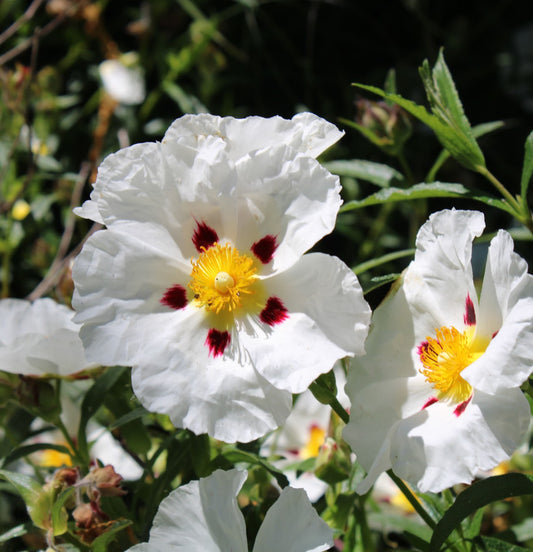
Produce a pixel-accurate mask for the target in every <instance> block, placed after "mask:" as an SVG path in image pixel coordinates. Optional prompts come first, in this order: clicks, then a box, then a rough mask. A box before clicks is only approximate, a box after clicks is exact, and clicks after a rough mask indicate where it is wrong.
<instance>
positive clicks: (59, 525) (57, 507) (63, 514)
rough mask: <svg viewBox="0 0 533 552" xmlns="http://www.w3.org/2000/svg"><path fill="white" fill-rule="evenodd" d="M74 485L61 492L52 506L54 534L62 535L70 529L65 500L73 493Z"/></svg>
mask: <svg viewBox="0 0 533 552" xmlns="http://www.w3.org/2000/svg"><path fill="white" fill-rule="evenodd" d="M74 491H75V488H74V487H69V488H68V489H65V490H64V491H62V492H61V493H60V495H59V496H58V497H57V499H56V501H55V502H54V505H53V507H52V527H53V530H54V536H57V535H62V534H63V533H66V532H67V530H68V525H67V522H68V513H67V511H66V509H65V502H66V501H67V500H68V499H69V498H70V497H71V496H72V495H73V493H74Z"/></svg>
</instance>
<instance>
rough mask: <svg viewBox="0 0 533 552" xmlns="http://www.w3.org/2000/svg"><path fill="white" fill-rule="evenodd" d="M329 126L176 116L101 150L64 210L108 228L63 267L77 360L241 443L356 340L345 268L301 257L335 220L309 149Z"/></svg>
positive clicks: (180, 421) (184, 420)
mask: <svg viewBox="0 0 533 552" xmlns="http://www.w3.org/2000/svg"><path fill="white" fill-rule="evenodd" d="M340 136H341V133H340V132H339V131H338V130H337V129H336V127H334V126H333V125H331V124H330V123H327V122H326V121H324V120H322V119H320V118H318V117H316V116H314V115H312V114H309V113H306V114H300V115H296V116H295V117H294V118H293V119H292V120H291V121H287V120H285V119H282V118H280V117H273V118H271V119H263V118H260V117H248V118H246V119H242V120H238V119H233V118H220V117H215V116H212V115H197V116H185V117H182V118H181V119H178V120H177V121H175V122H174V123H173V124H172V126H171V127H170V128H169V129H168V131H167V133H166V135H165V138H164V140H163V142H162V143H146V144H138V145H135V146H132V147H129V148H126V149H123V150H121V151H119V152H118V153H115V154H113V155H110V156H109V157H107V158H106V159H105V160H104V162H103V163H102V165H101V167H100V169H99V173H98V178H97V180H96V183H95V186H94V190H93V192H92V194H91V200H90V201H88V202H86V203H85V204H84V205H83V207H82V208H81V209H80V210H78V213H79V214H81V215H82V216H85V217H88V218H92V219H93V220H95V221H99V222H102V223H104V224H105V225H106V226H107V229H105V230H101V231H99V232H96V233H95V234H94V235H93V236H91V238H90V239H89V240H88V241H87V243H86V244H85V246H84V248H83V250H82V252H81V254H80V255H79V256H78V258H77V259H76V262H75V264H74V269H73V278H74V281H75V284H76V290H75V293H74V298H73V304H74V306H75V308H76V309H77V310H78V312H79V314H78V315H77V317H76V320H77V321H78V322H81V323H83V328H82V330H81V336H82V339H83V341H84V343H85V345H86V347H87V351H88V355H89V357H90V358H91V359H93V360H95V361H98V362H101V363H103V364H123V365H132V366H133V372H132V381H133V387H134V391H135V393H136V394H137V396H138V397H139V399H140V400H141V402H142V403H143V404H144V405H145V406H146V407H147V408H149V409H151V410H153V411H156V412H160V413H166V414H168V415H169V416H170V418H171V420H172V421H173V423H174V424H175V425H177V426H178V427H186V428H188V429H191V430H192V431H194V432H196V433H204V432H207V433H209V434H210V435H212V436H213V437H215V438H218V439H222V440H225V441H235V440H240V441H249V440H251V439H254V438H256V437H258V436H260V435H264V434H265V433H266V432H267V431H269V430H271V429H273V428H275V427H276V426H278V425H279V424H281V423H282V422H283V421H284V420H285V418H286V417H287V415H288V414H289V411H290V407H291V394H292V393H301V392H302V391H304V389H306V388H307V387H308V385H309V384H310V383H311V382H312V381H313V380H314V379H315V378H316V377H317V376H318V375H319V374H321V373H324V372H327V371H329V370H330V369H331V368H332V366H333V364H334V363H335V361H336V360H338V359H339V358H342V357H345V356H346V355H353V354H360V353H362V352H363V342H364V339H365V337H366V333H367V328H368V322H369V317H370V311H369V308H368V306H367V304H366V302H365V301H364V299H363V296H362V292H361V288H360V286H359V283H358V281H357V279H356V277H355V276H354V275H353V273H352V272H351V271H350V270H349V269H348V268H347V267H346V266H345V265H344V264H343V263H342V262H341V261H339V260H338V259H337V258H334V257H331V256H329V255H324V254H321V253H312V254H307V255H303V254H304V253H305V252H306V251H307V250H308V249H309V248H310V247H312V246H313V245H314V244H315V242H316V241H317V240H318V239H320V238H321V237H322V236H323V235H325V234H327V233H328V232H331V230H332V229H333V227H334V224H335V218H336V215H337V211H338V208H339V205H340V203H341V200H340V197H339V188H340V186H339V182H338V179H337V177H334V176H333V175H331V174H330V173H329V172H328V171H327V170H325V169H324V168H323V167H322V166H321V165H320V164H319V163H318V162H317V161H316V160H315V158H314V157H315V156H316V155H318V154H319V153H320V152H321V151H323V150H324V149H325V148H327V147H328V146H330V145H331V144H332V143H334V142H335V141H336V140H337V139H338V138H339V137H340Z"/></svg>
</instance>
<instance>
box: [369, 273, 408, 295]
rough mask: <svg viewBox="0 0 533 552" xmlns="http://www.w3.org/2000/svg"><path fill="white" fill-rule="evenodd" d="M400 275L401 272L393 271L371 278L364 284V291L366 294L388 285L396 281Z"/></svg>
mask: <svg viewBox="0 0 533 552" xmlns="http://www.w3.org/2000/svg"><path fill="white" fill-rule="evenodd" d="M399 277H400V274H397V273H393V274H387V275H385V276H376V277H375V278H371V279H370V280H369V281H368V282H367V283H365V284H363V293H364V294H365V295H366V294H367V293H370V292H371V291H374V290H375V289H378V288H380V287H382V286H386V285H387V284H390V283H392V282H394V281H396V280H397V279H398V278H399Z"/></svg>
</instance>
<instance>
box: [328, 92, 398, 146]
mask: <svg viewBox="0 0 533 552" xmlns="http://www.w3.org/2000/svg"><path fill="white" fill-rule="evenodd" d="M356 86H358V85H356ZM339 120H340V121H341V123H343V124H345V125H346V126H349V127H352V128H355V130H358V131H359V132H360V133H361V134H362V135H363V136H364V137H365V138H366V139H367V140H368V141H369V142H371V143H372V144H374V145H375V146H378V147H380V148H381V147H383V146H391V145H392V140H391V139H390V138H389V137H387V136H379V135H378V134H376V133H375V132H373V131H372V130H370V129H369V128H367V127H365V126H363V125H360V124H359V123H356V122H355V121H350V120H349V119H344V118H340V119H339Z"/></svg>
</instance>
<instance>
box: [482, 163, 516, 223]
mask: <svg viewBox="0 0 533 552" xmlns="http://www.w3.org/2000/svg"><path fill="white" fill-rule="evenodd" d="M476 170H477V172H478V173H479V174H481V175H482V176H484V177H485V178H486V179H487V180H488V181H489V182H490V183H491V184H492V185H493V186H494V187H495V188H496V189H497V190H498V191H499V192H500V194H502V196H503V197H504V198H505V199H506V200H507V201H508V203H509V205H510V206H511V207H513V209H515V210H516V211H517V213H521V212H522V207H521V205H520V203H518V201H517V200H516V199H515V198H514V197H513V196H512V194H511V192H509V190H508V189H507V188H506V187H505V186H504V185H503V184H502V183H501V182H500V181H499V180H498V179H497V178H496V177H495V176H494V175H493V174H492V173H491V172H490V171H489V169H487V167H483V166H482V165H477V166H476Z"/></svg>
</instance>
